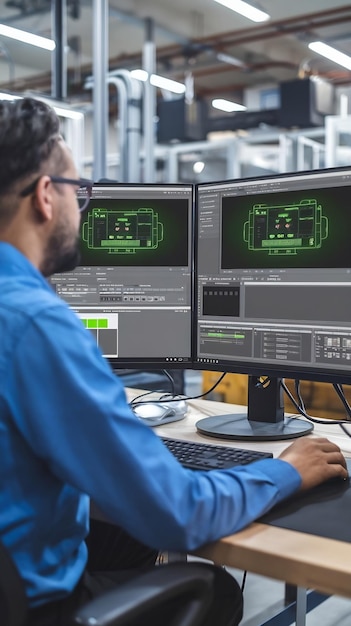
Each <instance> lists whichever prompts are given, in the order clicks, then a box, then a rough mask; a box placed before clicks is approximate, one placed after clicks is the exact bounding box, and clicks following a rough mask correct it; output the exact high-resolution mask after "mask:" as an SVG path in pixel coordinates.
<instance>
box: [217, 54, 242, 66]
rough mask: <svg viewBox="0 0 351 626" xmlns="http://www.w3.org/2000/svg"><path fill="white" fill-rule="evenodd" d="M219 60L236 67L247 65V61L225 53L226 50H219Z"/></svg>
mask: <svg viewBox="0 0 351 626" xmlns="http://www.w3.org/2000/svg"><path fill="white" fill-rule="evenodd" d="M216 56H217V60H218V61H221V62H222V63H228V64H229V65H234V66H235V67H246V63H244V62H243V61H240V59H237V58H236V57H233V56H232V55H231V54H224V52H218V54H217V55H216Z"/></svg>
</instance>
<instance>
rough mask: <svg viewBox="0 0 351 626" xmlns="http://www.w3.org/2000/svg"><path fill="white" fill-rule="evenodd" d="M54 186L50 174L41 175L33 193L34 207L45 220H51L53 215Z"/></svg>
mask: <svg viewBox="0 0 351 626" xmlns="http://www.w3.org/2000/svg"><path fill="white" fill-rule="evenodd" d="M53 202H54V195H53V186H52V182H51V178H50V176H47V175H44V176H41V177H40V178H39V180H38V184H37V186H36V188H35V193H34V195H33V203H34V208H35V210H36V212H37V214H38V216H39V217H40V219H41V220H43V221H51V220H52V217H53Z"/></svg>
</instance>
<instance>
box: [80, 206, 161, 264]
mask: <svg viewBox="0 0 351 626" xmlns="http://www.w3.org/2000/svg"><path fill="white" fill-rule="evenodd" d="M82 238H83V241H85V242H86V243H87V246H88V248H90V249H91V250H100V251H102V250H104V251H105V252H107V253H108V254H135V252H136V251H137V250H155V249H156V248H158V246H159V243H160V242H161V241H162V240H163V224H162V223H161V222H159V221H158V213H156V212H155V211H154V210H153V209H151V208H140V209H134V210H126V211H123V210H122V211H115V210H114V209H98V208H96V209H95V208H94V209H92V211H91V212H90V213H89V215H88V221H86V222H84V224H83V230H82Z"/></svg>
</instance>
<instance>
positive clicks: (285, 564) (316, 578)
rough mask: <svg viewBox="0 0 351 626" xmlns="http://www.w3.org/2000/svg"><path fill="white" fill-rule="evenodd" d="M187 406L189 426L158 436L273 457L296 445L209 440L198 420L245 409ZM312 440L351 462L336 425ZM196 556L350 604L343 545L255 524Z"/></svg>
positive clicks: (349, 563) (166, 428)
mask: <svg viewBox="0 0 351 626" xmlns="http://www.w3.org/2000/svg"><path fill="white" fill-rule="evenodd" d="M188 404H189V413H188V415H187V416H186V418H185V419H184V420H182V421H179V422H173V423H171V424H165V425H163V426H159V427H157V429H155V432H157V434H159V435H160V436H164V437H172V436H173V437H174V438H177V439H186V440H190V441H198V442H200V441H203V442H208V443H211V442H213V443H215V442H216V443H217V444H220V443H222V444H223V445H229V446H233V447H241V448H251V449H260V450H267V451H271V452H273V455H274V456H278V455H279V454H280V452H281V451H282V450H283V449H284V448H286V447H287V446H288V445H289V444H290V443H291V441H267V442H253V441H252V442H247V441H245V442H244V441H242V442H241V441H240V442H238V441H228V440H215V439H212V438H209V437H205V436H203V435H200V433H198V432H197V431H196V428H195V422H196V421H197V420H198V419H201V418H202V417H205V416H210V415H218V414H222V413H240V412H242V410H243V407H242V406H239V405H230V404H224V403H221V402H212V401H206V400H190V401H189V403H188ZM350 431H351V426H350ZM308 436H311V437H313V436H323V437H324V436H326V437H328V438H329V439H330V440H332V441H334V442H335V443H336V444H337V445H339V446H340V448H341V449H342V451H343V453H344V454H345V456H346V457H351V439H349V438H348V437H346V435H344V434H343V432H342V431H341V429H340V427H339V426H337V425H336V424H330V425H324V424H323V425H315V429H314V431H313V434H311V435H308ZM349 523H351V520H350V521H349ZM195 554H196V555H197V556H200V557H203V558H206V559H209V560H211V561H214V562H215V563H218V564H221V565H227V566H230V567H235V568H238V569H242V570H248V571H251V572H254V573H257V574H260V575H263V576H268V577H270V578H274V579H277V580H281V581H285V582H287V583H290V584H292V585H296V586H297V587H303V588H310V589H315V590H317V591H320V592H322V593H327V594H335V595H340V596H346V597H349V598H351V544H349V543H345V542H342V541H336V540H332V539H325V538H322V537H317V536H314V535H311V534H305V533H300V532H295V531H291V530H286V529H283V528H278V527H275V526H270V525H267V524H261V523H253V524H251V525H250V526H248V527H247V528H246V529H245V530H243V531H241V532H238V533H236V534H234V535H231V536H229V537H225V538H223V539H221V540H219V541H216V542H214V543H212V544H209V545H206V546H203V547H201V548H199V549H198V550H196V553H195Z"/></svg>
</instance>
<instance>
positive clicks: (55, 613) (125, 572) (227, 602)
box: [27, 520, 243, 626]
mask: <svg viewBox="0 0 351 626" xmlns="http://www.w3.org/2000/svg"><path fill="white" fill-rule="evenodd" d="M87 545H88V551H89V559H88V564H87V569H86V572H85V573H84V575H83V577H82V579H81V580H80V582H79V584H78V585H77V587H76V589H75V590H74V591H73V592H72V593H71V594H70V595H69V596H68V597H67V598H65V599H63V600H59V601H56V602H50V603H48V604H46V605H43V606H41V607H38V608H35V609H32V610H30V611H29V621H28V624H27V626H73V624H74V622H73V617H72V616H73V615H74V614H75V612H76V611H77V609H78V608H79V607H80V606H82V605H83V604H85V603H86V602H88V601H89V600H91V599H92V598H95V597H97V596H99V595H101V594H102V593H104V592H105V591H108V590H110V589H113V588H115V587H116V586H118V585H121V584H122V583H123V582H126V581H127V580H130V579H131V578H133V577H135V576H136V575H138V574H140V573H143V572H145V571H147V570H148V569H150V568H152V567H155V561H156V558H157V552H156V551H155V550H152V549H150V548H147V547H146V546H144V545H143V544H141V543H139V542H138V541H136V540H135V539H133V538H132V537H130V536H129V535H128V534H127V533H125V532H124V531H123V530H122V529H120V528H118V527H117V526H115V525H112V524H108V523H105V522H102V521H96V520H91V528H90V534H89V537H88V538H87ZM160 567H167V565H162V566H160ZM208 567H210V568H211V569H212V570H213V572H214V575H215V576H214V580H215V582H214V594H213V602H212V605H211V607H210V609H209V611H208V613H207V616H206V619H205V620H204V622H203V626H214V624H216V626H236V625H237V624H239V622H240V620H241V618H242V611H243V600H242V593H241V590H240V587H239V585H238V583H237V581H236V580H235V579H234V578H233V577H232V576H231V575H230V574H228V573H227V572H226V571H225V570H224V569H223V568H220V567H217V566H214V565H210V564H209V565H208ZM166 611H167V615H168V616H169V615H172V607H171V606H170V605H168V606H167V608H166ZM149 619H150V623H152V624H153V626H165V624H167V616H166V615H163V614H160V613H159V612H158V613H157V615H152V616H150V618H149Z"/></svg>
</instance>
